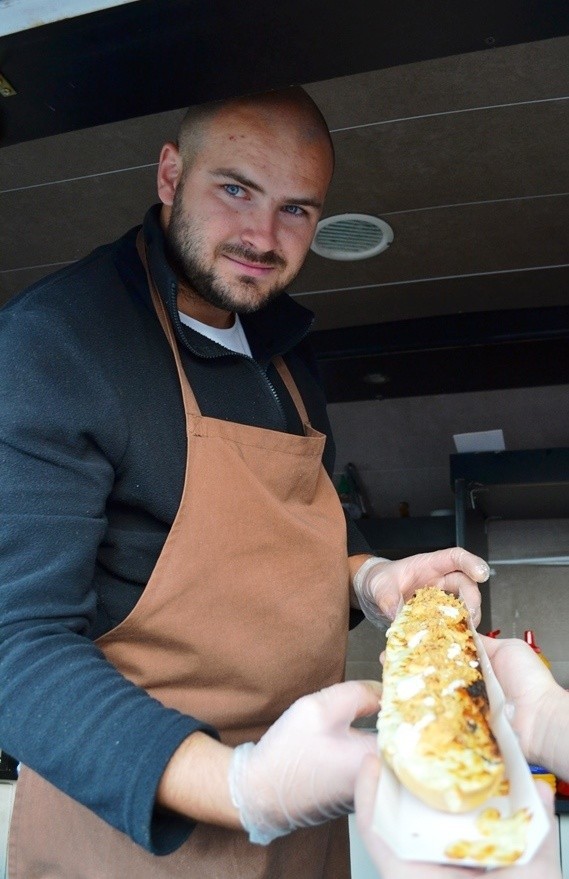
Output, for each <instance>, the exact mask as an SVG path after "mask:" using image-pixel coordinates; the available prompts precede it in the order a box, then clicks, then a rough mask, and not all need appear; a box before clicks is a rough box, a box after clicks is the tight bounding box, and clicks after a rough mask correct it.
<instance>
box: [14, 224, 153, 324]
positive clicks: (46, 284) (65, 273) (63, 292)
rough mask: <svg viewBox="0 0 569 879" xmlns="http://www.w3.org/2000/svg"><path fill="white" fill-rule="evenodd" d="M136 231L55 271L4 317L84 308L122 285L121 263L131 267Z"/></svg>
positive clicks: (22, 295) (24, 292) (23, 293)
mask: <svg viewBox="0 0 569 879" xmlns="http://www.w3.org/2000/svg"><path fill="white" fill-rule="evenodd" d="M135 235H136V229H131V230H130V231H129V232H127V233H126V234H125V235H123V236H122V237H121V238H119V239H118V240H116V241H113V242H110V243H107V244H103V245H101V246H99V247H97V248H95V249H94V250H92V251H91V252H90V253H89V254H87V255H86V256H84V257H82V258H81V259H78V260H76V261H74V262H72V263H69V264H68V265H66V266H64V267H63V268H61V269H58V270H57V271H55V272H51V273H50V274H48V275H46V276H45V277H43V278H40V280H39V281H36V282H35V283H34V284H31V285H30V286H29V287H26V288H25V289H23V290H22V291H21V292H20V293H17V294H16V295H15V296H14V297H12V299H10V300H9V301H8V302H7V303H6V305H4V307H3V308H2V310H1V311H0V314H1V315H8V314H12V316H17V315H24V314H25V313H26V312H27V311H29V310H33V311H36V310H37V309H41V308H47V309H49V310H50V311H53V310H57V309H58V308H60V307H61V308H68V307H69V306H70V305H71V306H73V307H77V308H80V307H81V305H82V304H87V303H88V302H89V301H90V300H91V299H93V298H101V297H104V296H105V295H107V294H108V293H109V290H111V289H112V288H113V287H114V286H115V285H117V286H120V276H121V275H122V274H123V272H121V271H120V267H121V264H123V266H128V263H129V259H130V261H132V260H133V257H134V255H135V254H136V250H135V246H134V241H135Z"/></svg>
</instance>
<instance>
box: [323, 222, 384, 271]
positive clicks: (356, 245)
mask: <svg viewBox="0 0 569 879" xmlns="http://www.w3.org/2000/svg"><path fill="white" fill-rule="evenodd" d="M392 241H393V229H392V228H391V226H389V225H388V224H387V223H386V222H385V221H384V220H380V219H379V217H372V216H369V215H368V214H336V216H334V217H326V219H325V220H320V222H319V223H318V225H317V227H316V235H315V236H314V240H313V242H312V244H311V250H313V251H314V253H317V254H318V255H319V256H325V257H326V258H327V259H338V260H354V259H368V258H369V257H370V256H376V255H377V254H378V253H381V252H382V250H385V249H386V248H387V247H389V245H390V244H391V242H392Z"/></svg>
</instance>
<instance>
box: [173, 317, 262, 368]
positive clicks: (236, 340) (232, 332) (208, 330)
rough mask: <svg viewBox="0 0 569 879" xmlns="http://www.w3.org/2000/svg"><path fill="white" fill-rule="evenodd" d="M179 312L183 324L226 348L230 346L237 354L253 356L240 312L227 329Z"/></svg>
mask: <svg viewBox="0 0 569 879" xmlns="http://www.w3.org/2000/svg"><path fill="white" fill-rule="evenodd" d="M178 314H179V315H180V320H181V321H182V323H183V324H185V325H186V326H187V327H191V328H192V330H196V332H198V333H201V334H202V336H207V338H208V339H211V340H212V341H213V342H217V343H218V345H223V347H224V348H228V349H229V350H230V351H236V352H237V354H246V355H247V357H251V349H250V347H249V342H248V341H247V336H246V335H245V331H244V329H243V327H242V325H241V321H240V320H239V315H238V314H236V315H235V322H234V324H233V326H232V327H229V329H227V330H220V329H219V328H218V327H211V326H210V325H209V324H202V323H201V321H199V320H195V318H193V317H188V315H187V314H183V313H182V312H181V311H179V312H178Z"/></svg>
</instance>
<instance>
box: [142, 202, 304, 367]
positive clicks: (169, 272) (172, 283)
mask: <svg viewBox="0 0 569 879" xmlns="http://www.w3.org/2000/svg"><path fill="white" fill-rule="evenodd" d="M142 228H143V233H144V239H145V241H146V247H147V255H148V264H149V267H150V272H151V274H152V277H153V279H154V283H155V284H156V287H157V289H158V292H159V294H160V296H161V297H162V299H163V300H164V303H165V305H166V308H167V310H168V314H169V316H170V320H171V321H172V325H173V327H174V330H175V332H176V336H177V337H178V339H179V340H180V341H181V342H182V344H183V345H185V347H186V348H188V349H189V350H190V351H191V352H192V353H193V354H196V355H197V356H199V357H207V358H209V357H223V356H227V354H228V352H227V349H225V348H223V347H222V346H221V345H218V344H217V342H213V341H212V340H211V339H208V338H207V337H206V336H202V335H201V334H200V333H198V332H196V331H195V330H192V329H191V328H190V327H187V326H185V325H183V324H182V322H181V321H180V318H179V315H178V308H177V294H178V278H177V276H176V274H175V273H174V271H173V269H172V268H171V266H170V264H169V263H168V260H167V258H166V254H165V249H164V233H163V231H162V227H161V225H160V205H154V206H153V207H152V208H150V210H149V211H148V213H147V214H146V216H145V218H144V223H143V227H142ZM241 321H242V323H243V327H244V329H245V333H246V334H247V339H248V341H249V345H250V346H251V351H252V354H253V357H254V358H255V360H258V361H259V362H260V363H268V362H269V361H270V360H271V359H272V358H273V357H275V356H276V355H277V354H285V353H286V352H287V351H289V350H290V349H291V348H293V347H294V346H295V345H297V344H298V343H299V342H300V341H301V340H302V339H303V338H304V337H305V336H306V335H307V333H308V332H309V330H310V328H311V326H312V324H313V322H314V315H313V313H312V312H311V311H309V310H308V309H307V308H304V306H302V305H299V304H298V303H297V302H295V301H294V299H291V297H290V296H289V295H288V294H287V293H283V294H281V296H278V297H277V298H276V299H274V300H273V301H272V302H270V303H269V304H268V305H267V306H265V308H262V309H261V310H260V311H257V312H254V313H253V314H246V315H243V316H242V317H241Z"/></svg>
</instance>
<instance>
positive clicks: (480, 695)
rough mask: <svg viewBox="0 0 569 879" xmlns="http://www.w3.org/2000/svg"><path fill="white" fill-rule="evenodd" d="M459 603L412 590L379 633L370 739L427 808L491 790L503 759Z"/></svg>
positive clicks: (459, 805) (471, 802)
mask: <svg viewBox="0 0 569 879" xmlns="http://www.w3.org/2000/svg"><path fill="white" fill-rule="evenodd" d="M488 718H489V704H488V695H487V692H486V686H485V683H484V679H483V676H482V673H481V670H480V662H479V659H478V655H477V651H476V646H475V644H474V639H473V636H472V632H471V630H470V628H469V625H468V614H467V610H466V608H465V606H464V604H463V602H462V601H460V600H459V599H458V598H456V597H454V596H453V595H448V594H447V593H445V592H443V591H442V590H440V589H435V588H425V589H420V590H418V591H417V592H416V593H415V595H414V596H413V598H412V599H411V600H410V601H409V602H408V603H407V604H405V605H404V606H403V608H402V609H401V611H400V613H399V614H398V616H397V617H396V619H395V621H394V622H393V623H392V625H391V627H390V628H389V630H388V633H387V645H386V651H385V662H384V667H383V697H382V707H381V711H380V714H379V717H378V722H377V725H378V744H379V749H380V752H381V754H382V755H383V758H384V759H385V761H386V762H387V763H388V765H389V766H390V767H391V768H392V770H393V772H394V773H395V775H396V776H397V777H398V778H399V780H400V782H401V783H402V784H403V785H404V786H405V787H406V788H407V789H408V790H409V791H411V793H413V794H415V796H417V797H419V798H420V799H421V800H423V801H424V802H425V803H427V804H428V805H429V806H431V807H433V808H435V809H440V810H442V811H445V812H455V813H456V812H466V811H469V810H470V809H474V808H476V807H477V806H480V805H481V804H482V803H484V802H485V801H486V800H487V799H488V798H489V797H491V796H492V795H493V794H495V793H497V792H498V791H499V789H500V787H501V785H502V782H503V780H504V774H505V769H504V761H503V759H502V756H501V754H500V751H499V748H498V744H497V742H496V739H495V738H494V735H493V733H492V731H491V729H490V726H489V722H488Z"/></svg>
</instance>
